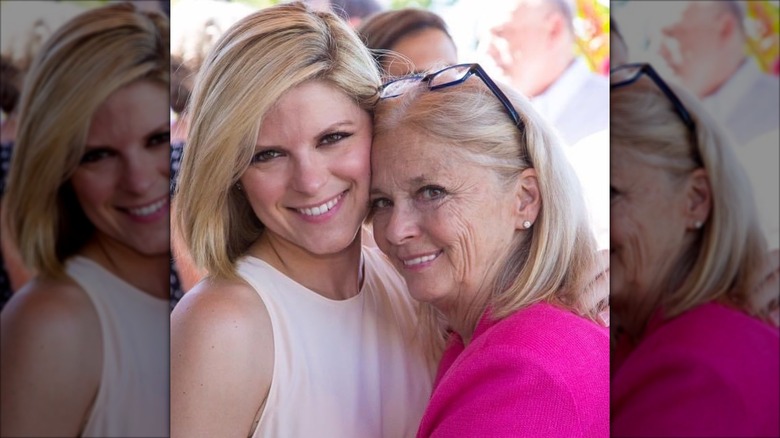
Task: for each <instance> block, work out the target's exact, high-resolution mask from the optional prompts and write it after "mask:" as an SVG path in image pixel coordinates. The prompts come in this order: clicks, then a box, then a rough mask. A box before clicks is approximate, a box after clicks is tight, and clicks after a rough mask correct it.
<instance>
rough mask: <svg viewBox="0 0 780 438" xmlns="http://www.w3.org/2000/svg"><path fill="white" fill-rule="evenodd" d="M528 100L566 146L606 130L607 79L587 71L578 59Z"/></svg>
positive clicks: (607, 107)
mask: <svg viewBox="0 0 780 438" xmlns="http://www.w3.org/2000/svg"><path fill="white" fill-rule="evenodd" d="M531 102H532V103H533V105H534V108H536V110H537V111H539V112H540V113H541V114H542V115H543V116H544V117H545V118H546V119H547V120H548V121H549V122H550V123H551V124H552V125H553V126H554V127H555V128H556V129H557V130H558V132H559V133H560V135H561V137H562V138H563V140H564V141H565V142H566V144H568V145H574V144H575V143H577V142H579V141H580V140H582V139H584V138H585V137H587V136H589V135H591V134H594V133H596V132H599V131H603V130H605V129H609V79H607V78H605V77H603V76H600V75H598V74H596V73H593V72H592V71H590V69H589V68H588V66H587V64H586V63H585V61H584V60H582V59H581V58H576V59H575V60H574V62H572V64H571V65H570V66H569V68H567V69H566V70H565V71H564V72H563V74H562V75H561V76H560V77H559V78H558V80H556V81H555V82H553V84H552V85H550V87H549V88H547V90H546V91H545V92H544V93H542V94H540V95H538V96H536V97H535V98H533V99H531Z"/></svg>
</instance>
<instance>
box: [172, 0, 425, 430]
mask: <svg viewBox="0 0 780 438" xmlns="http://www.w3.org/2000/svg"><path fill="white" fill-rule="evenodd" d="M378 85H379V73H378V72H377V70H376V67H375V65H374V63H373V60H372V58H371V55H370V54H369V53H368V50H367V49H366V48H365V47H364V46H363V44H362V43H361V42H360V40H359V39H358V37H357V35H356V34H355V33H354V32H353V31H352V30H351V29H349V27H348V26H347V25H346V24H345V23H344V22H343V21H341V20H340V19H339V18H338V17H336V16H335V15H333V14H330V13H318V12H313V11H311V10H309V9H307V8H306V7H305V6H303V5H302V4H290V5H281V6H277V7H272V8H268V9H264V10H262V11H260V12H257V13H255V14H252V15H249V16H247V17H245V18H244V19H242V20H240V21H239V22H237V23H236V24H235V25H234V26H233V27H231V28H230V29H229V30H228V31H227V32H226V33H225V34H224V35H223V36H222V38H221V39H220V40H219V41H218V42H217V43H216V45H215V46H214V48H213V49H212V51H211V52H210V54H209V56H208V57H207V59H206V61H205V62H204V64H203V66H202V67H201V69H200V72H199V75H198V78H197V79H196V82H195V88H194V91H193V94H192V100H191V101H190V107H189V108H190V131H189V135H188V142H189V143H188V145H187V148H186V150H185V153H184V160H183V162H182V167H181V173H180V179H179V182H178V185H177V192H176V194H175V197H176V202H177V211H176V216H175V217H174V219H175V221H176V222H177V223H178V225H179V230H180V231H181V233H182V236H183V240H184V242H186V244H187V246H188V247H189V251H190V254H191V255H192V258H193V260H194V261H195V263H196V264H198V266H199V267H200V268H202V269H204V270H205V271H207V272H208V273H209V275H208V277H207V278H206V279H205V280H203V281H202V282H200V283H199V284H198V285H196V286H195V287H194V288H193V289H192V290H191V291H190V292H188V293H187V294H186V295H185V296H184V298H183V299H182V301H181V302H180V303H179V304H178V305H177V307H176V309H175V310H174V312H173V314H172V317H171V358H172V365H171V367H172V368H171V369H172V371H173V373H172V377H173V380H172V384H171V399H172V403H171V414H172V418H171V426H172V427H171V433H172V435H173V436H174V437H191V436H220V437H233V436H236V437H238V436H241V437H246V436H254V437H261V436H262V437H290V436H301V437H303V436H317V437H406V436H410V434H413V433H414V430H416V428H417V425H418V423H419V420H420V416H421V415H422V411H423V408H424V406H425V403H426V401H427V399H428V397H429V395H430V389H431V381H432V370H431V368H432V367H431V366H430V365H429V360H428V359H427V358H426V353H427V352H431V353H433V352H434V351H435V349H434V347H431V346H427V347H426V346H425V344H424V343H423V342H422V340H423V338H424V336H421V333H424V330H421V329H420V327H419V325H418V323H417V318H416V317H415V309H414V306H413V305H412V302H411V300H409V299H408V297H407V295H406V294H405V293H404V286H403V280H402V279H401V277H400V276H399V275H398V273H397V272H395V271H394V270H393V268H392V266H391V265H390V264H389V263H388V262H387V259H385V258H384V257H383V256H382V254H381V253H380V252H379V251H378V250H377V249H376V248H367V247H364V246H363V245H362V242H361V235H360V230H361V224H362V223H363V220H364V218H365V216H366V213H367V210H368V188H369V165H370V163H369V151H370V147H371V135H372V123H371V112H370V111H371V110H372V108H373V104H374V102H375V101H376V97H377V87H378ZM431 356H432V354H431Z"/></svg>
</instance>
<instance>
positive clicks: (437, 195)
mask: <svg viewBox="0 0 780 438" xmlns="http://www.w3.org/2000/svg"><path fill="white" fill-rule="evenodd" d="M418 193H419V195H420V197H421V198H422V199H423V200H426V201H435V200H437V199H441V198H443V197H445V196H446V195H447V191H446V190H444V188H443V187H439V186H425V187H423V188H421V189H420V190H419V191H418Z"/></svg>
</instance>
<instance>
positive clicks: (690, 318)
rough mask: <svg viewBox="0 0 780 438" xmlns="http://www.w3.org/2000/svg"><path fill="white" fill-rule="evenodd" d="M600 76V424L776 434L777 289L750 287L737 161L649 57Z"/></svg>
mask: <svg viewBox="0 0 780 438" xmlns="http://www.w3.org/2000/svg"><path fill="white" fill-rule="evenodd" d="M612 81H613V82H612V93H611V111H612V125H611V137H612V146H611V147H612V155H611V158H612V160H611V175H610V179H611V185H612V187H611V189H610V191H611V213H612V222H611V224H612V230H611V248H612V260H611V268H612V295H611V298H612V302H611V304H612V309H613V312H614V319H613V321H612V323H613V327H614V328H615V331H614V332H615V336H614V337H615V341H616V348H615V351H614V360H613V365H612V366H613V376H612V393H613V399H612V403H613V404H612V432H613V433H614V434H616V435H619V436H637V435H642V436H648V435H652V436H777V435H778V433H780V430H779V429H778V424H779V423H778V420H779V418H778V412H780V406H779V404H778V399H779V398H780V381H779V380H778V376H779V375H780V373H779V372H778V371H780V369H779V364H778V360H779V359H780V358H779V355H780V344H779V342H780V338H778V331H777V328H776V327H773V326H772V325H771V324H769V322H768V317H767V315H766V312H765V310H766V309H767V308H768V304H769V303H770V302H771V301H772V300H774V301H775V302H776V300H777V289H776V283H775V288H774V290H773V291H772V290H768V289H765V288H762V287H761V281H762V280H763V279H764V276H765V275H766V273H765V272H764V268H762V266H765V258H766V254H767V251H766V243H765V240H764V237H763V234H762V231H761V228H760V226H759V224H758V221H757V219H756V207H755V204H754V201H753V197H752V193H751V190H750V185H749V182H748V179H747V177H746V175H745V172H744V170H742V168H741V167H740V165H739V162H738V161H737V159H736V157H735V155H734V152H733V151H732V146H731V144H730V142H729V141H728V139H727V137H726V136H725V135H724V134H723V133H722V132H721V130H720V129H719V128H718V127H717V126H716V124H715V123H714V122H713V121H712V119H711V118H710V117H709V116H708V115H707V114H706V112H705V111H703V110H702V109H701V107H700V106H699V104H697V103H696V102H695V100H694V99H693V98H691V97H690V96H689V95H688V94H687V93H684V92H682V91H680V90H678V89H677V88H674V87H671V86H669V85H668V84H667V83H666V82H664V80H663V79H662V78H661V77H660V76H659V75H658V74H657V73H656V72H655V70H654V69H653V68H652V66H650V65H648V64H628V65H625V66H621V67H619V68H618V69H614V70H613V71H612ZM759 291H765V292H769V293H768V294H767V293H758V292H759Z"/></svg>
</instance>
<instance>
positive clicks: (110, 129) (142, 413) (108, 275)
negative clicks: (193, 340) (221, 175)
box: [0, 4, 170, 437]
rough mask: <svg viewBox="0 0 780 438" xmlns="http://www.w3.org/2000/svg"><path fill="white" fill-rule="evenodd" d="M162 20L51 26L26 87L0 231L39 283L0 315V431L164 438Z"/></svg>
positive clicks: (106, 14) (101, 12) (95, 17)
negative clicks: (7, 231)
mask: <svg viewBox="0 0 780 438" xmlns="http://www.w3.org/2000/svg"><path fill="white" fill-rule="evenodd" d="M167 34H168V25H167V22H166V20H165V19H164V18H163V17H162V16H160V15H157V14H147V13H142V12H139V11H137V10H136V9H135V8H134V7H133V6H132V5H127V4H123V5H112V6H107V7H104V8H98V9H95V10H92V11H89V12H85V13H83V14H82V15H79V16H78V17H76V18H74V19H73V20H71V21H69V22H68V23H66V24H65V25H64V26H63V27H62V28H60V29H59V30H58V31H57V32H56V33H55V34H54V35H52V37H51V38H50V39H49V40H48V41H47V43H46V44H45V45H44V46H43V47H42V49H41V50H40V52H39V53H38V55H37V57H36V59H35V61H34V63H33V65H32V67H31V68H30V71H29V73H28V75H27V77H26V79H25V86H24V89H23V92H22V97H21V108H20V114H19V127H18V133H17V142H16V147H15V152H14V156H13V161H12V163H11V169H10V175H9V179H8V187H7V192H6V194H5V196H6V199H5V202H6V204H5V206H6V208H4V210H3V222H4V223H5V224H7V225H8V228H9V229H10V230H11V235H12V237H13V239H14V242H15V243H16V245H17V246H18V248H19V249H20V252H21V255H22V257H23V259H24V262H25V264H26V265H27V266H30V267H32V268H33V269H34V270H35V271H36V272H37V276H36V277H35V278H34V279H33V280H32V281H30V282H29V283H28V284H27V285H26V286H25V287H23V288H22V289H21V290H20V291H19V292H17V293H16V294H15V295H14V296H13V298H12V299H11V300H10V302H9V303H8V305H7V306H6V307H5V308H4V309H3V312H2V315H0V325H2V331H1V332H2V335H1V336H0V362H1V363H2V366H1V367H0V370H1V371H0V399H1V401H2V403H0V418H1V419H2V421H1V422H0V424H2V426H0V427H1V428H2V429H0V435H2V436H36V437H38V436H104V437H126V436H145V437H146V436H148V437H151V436H165V435H167V433H168V382H169V380H168V369H169V360H168V332H169V329H168V327H169V326H168V299H167V298H168V291H169V260H170V251H169V232H168V200H169V195H168V185H169V181H168V180H169V176H168V174H169V171H168V168H169V155H170V148H169V141H168V139H169V121H168V87H169V85H168V74H169V73H168V72H169V61H168V51H169V49H168V44H167V40H166V39H167Z"/></svg>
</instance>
